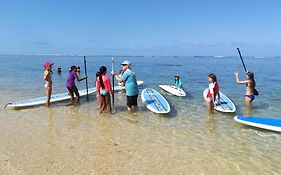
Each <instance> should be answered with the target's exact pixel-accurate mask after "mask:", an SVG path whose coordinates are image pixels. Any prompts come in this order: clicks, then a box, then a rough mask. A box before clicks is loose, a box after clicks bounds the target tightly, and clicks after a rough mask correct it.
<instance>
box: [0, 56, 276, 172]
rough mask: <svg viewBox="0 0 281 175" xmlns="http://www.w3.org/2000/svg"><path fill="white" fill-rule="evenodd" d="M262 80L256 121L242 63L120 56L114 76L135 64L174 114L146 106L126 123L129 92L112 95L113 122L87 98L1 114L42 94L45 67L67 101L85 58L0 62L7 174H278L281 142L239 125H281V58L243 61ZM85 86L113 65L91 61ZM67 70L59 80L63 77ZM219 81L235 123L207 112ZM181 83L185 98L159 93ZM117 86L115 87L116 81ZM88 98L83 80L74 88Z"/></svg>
mask: <svg viewBox="0 0 281 175" xmlns="http://www.w3.org/2000/svg"><path fill="white" fill-rule="evenodd" d="M243 58H244V62H245V64H246V67H247V68H248V69H249V70H252V71H253V72H254V73H255V80H256V84H257V87H256V88H257V89H258V91H259V93H260V95H259V96H257V97H256V99H255V100H254V102H253V105H252V110H251V111H250V112H249V111H247V110H246V108H245V106H244V94H245V85H238V84H237V83H236V81H235V76H234V72H235V71H238V72H239V78H240V79H241V80H243V79H245V78H246V76H245V74H244V68H243V66H242V63H241V60H240V58H239V57H238V56H232V57H221V56H217V57H215V56H194V57H172V56H154V57H152V56H151V57H143V56H116V57H115V60H114V69H115V70H116V71H117V72H118V71H119V70H120V69H121V66H120V63H121V62H122V61H124V60H129V61H131V63H132V70H133V71H135V72H136V75H137V79H138V80H143V81H144V83H143V85H141V86H140V92H141V90H142V89H144V88H147V87H149V88H153V89H155V90H157V91H158V92H160V93H161V94H162V95H163V96H164V97H165V98H166V99H167V100H168V102H169V103H170V105H171V113H170V114H167V115H158V114H154V113H152V112H151V111H149V110H148V109H147V108H146V107H145V106H144V104H143V103H142V101H141V98H140V96H139V98H138V103H139V109H140V111H139V112H138V113H135V114H128V113H127V109H126V97H125V95H124V93H122V92H117V93H115V108H116V113H114V114H102V115H99V114H98V113H97V110H96V108H97V99H96V97H95V94H91V95H90V98H89V101H87V100H86V98H82V99H81V103H80V104H79V105H68V101H66V102H61V103H56V104H52V105H51V107H50V108H46V107H44V106H38V107H32V108H26V109H19V110H17V109H16V110H15V109H7V108H6V109H4V106H5V105H6V104H7V103H8V102H14V101H18V100H23V99H29V98H35V97H40V96H44V95H45V90H44V80H43V62H44V61H46V60H49V61H52V62H54V66H53V76H52V79H53V94H58V93H64V92H67V89H66V88H65V82H66V78H67V75H68V72H69V68H70V67H71V66H72V65H76V66H80V67H81V73H80V76H81V77H83V76H84V75H85V71H84V64H83V57H82V56H59V55H39V56H38V55H34V56H26V55H1V56H0V62H1V69H0V74H1V76H0V82H1V85H0V92H1V98H0V107H1V109H0V133H1V135H0V140H1V142H0V172H1V173H0V174H280V173H281V170H280V165H281V158H280V157H281V149H280V145H281V134H280V133H277V132H272V131H267V130H262V129H257V128H253V127H249V126H245V125H242V124H240V123H237V122H235V121H234V120H233V117H234V116H235V115H252V116H260V117H273V118H280V117H281V108H280V102H281V97H280V86H281V76H280V74H281V69H280V68H279V67H280V65H281V58H280V57H250V56H245V57H243ZM86 59H87V72H88V77H89V78H88V85H89V87H94V85H95V74H96V72H97V71H98V69H99V67H100V66H102V65H104V66H106V67H107V68H108V74H110V71H111V66H112V61H111V56H87V57H86ZM59 65H61V66H62V73H61V74H58V73H57V72H56V68H57V67H58V66H59ZM210 73H215V74H216V75H217V79H218V83H219V84H220V90H221V91H222V92H223V93H224V94H226V95H227V96H228V97H230V98H231V99H232V100H233V102H234V103H235V105H236V107H237V111H236V113H234V114H225V113H219V112H215V113H214V114H209V113H207V110H206V105H205V101H204V99H203V95H202V93H203V90H204V89H206V88H207V87H208V75H209V74H210ZM175 74H179V75H180V79H181V81H182V83H183V86H184V87H185V89H186V92H187V94H188V95H187V97H184V98H180V97H176V96H172V95H170V94H168V93H166V92H164V91H161V90H160V88H159V87H158V84H174V76H175ZM115 83H116V82H115ZM76 84H77V85H78V88H79V89H80V90H81V89H85V87H86V86H85V81H81V82H76Z"/></svg>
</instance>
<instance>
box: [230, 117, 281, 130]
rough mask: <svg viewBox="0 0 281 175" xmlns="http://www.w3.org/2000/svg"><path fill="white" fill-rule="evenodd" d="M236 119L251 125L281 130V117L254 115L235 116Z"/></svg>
mask: <svg viewBox="0 0 281 175" xmlns="http://www.w3.org/2000/svg"><path fill="white" fill-rule="evenodd" d="M234 120H235V121H237V122H239V123H243V124H246V125H249V126H254V127H257V128H262V129H268V130H271V131H278V132H281V119H278V118H262V117H253V116H235V117H234Z"/></svg>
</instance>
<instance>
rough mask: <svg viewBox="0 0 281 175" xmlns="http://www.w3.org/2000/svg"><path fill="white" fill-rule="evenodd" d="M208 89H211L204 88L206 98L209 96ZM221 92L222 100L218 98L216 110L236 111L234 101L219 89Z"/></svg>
mask: <svg viewBox="0 0 281 175" xmlns="http://www.w3.org/2000/svg"><path fill="white" fill-rule="evenodd" d="M208 90H209V89H208V88H207V89H205V90H204V92H203V96H204V98H205V97H206V96H207V94H208ZM219 93H220V101H218V98H216V100H215V106H214V108H215V110H217V111H220V112H235V111H236V107H235V105H234V103H233V102H232V101H231V100H230V99H229V98H228V97H227V96H226V95H224V94H223V93H222V92H221V91H219Z"/></svg>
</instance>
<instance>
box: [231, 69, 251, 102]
mask: <svg viewBox="0 0 281 175" xmlns="http://www.w3.org/2000/svg"><path fill="white" fill-rule="evenodd" d="M246 75H247V80H244V81H240V80H239V77H238V72H235V79H236V82H237V84H246V93H245V105H246V107H251V104H252V102H253V101H254V99H255V95H254V91H255V88H256V82H255V79H254V73H253V72H251V71H248V72H246Z"/></svg>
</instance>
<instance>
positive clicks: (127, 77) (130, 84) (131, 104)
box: [111, 61, 139, 112]
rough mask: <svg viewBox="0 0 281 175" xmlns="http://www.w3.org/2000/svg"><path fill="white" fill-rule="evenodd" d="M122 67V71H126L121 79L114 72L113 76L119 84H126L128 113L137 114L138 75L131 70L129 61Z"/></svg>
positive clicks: (123, 63)
mask: <svg viewBox="0 0 281 175" xmlns="http://www.w3.org/2000/svg"><path fill="white" fill-rule="evenodd" d="M121 65H122V70H123V71H124V74H123V75H122V76H121V77H119V76H117V75H116V73H115V72H114V71H112V72H111V74H112V76H114V77H115V78H116V80H117V81H118V82H121V83H122V82H124V83H125V90H126V96H127V109H128V112H133V111H134V112H137V111H138V95H139V88H138V84H137V79H136V73H135V72H133V71H132V70H131V63H130V62H129V61H124V62H122V63H121Z"/></svg>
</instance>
